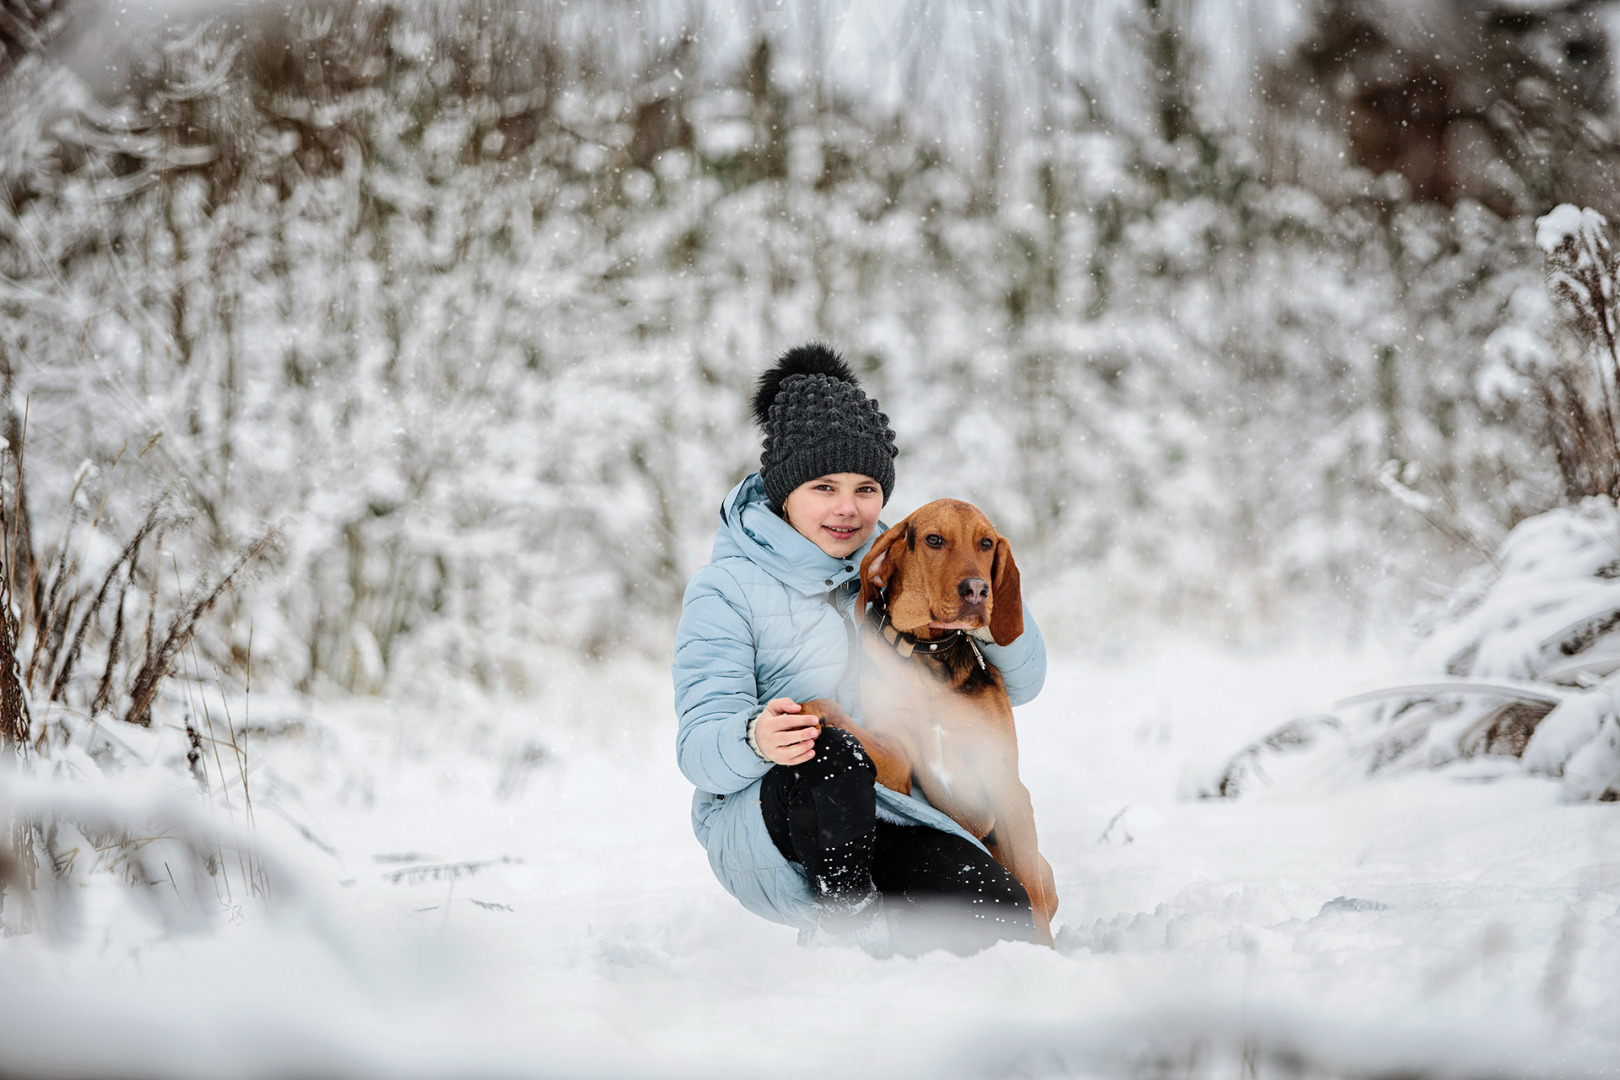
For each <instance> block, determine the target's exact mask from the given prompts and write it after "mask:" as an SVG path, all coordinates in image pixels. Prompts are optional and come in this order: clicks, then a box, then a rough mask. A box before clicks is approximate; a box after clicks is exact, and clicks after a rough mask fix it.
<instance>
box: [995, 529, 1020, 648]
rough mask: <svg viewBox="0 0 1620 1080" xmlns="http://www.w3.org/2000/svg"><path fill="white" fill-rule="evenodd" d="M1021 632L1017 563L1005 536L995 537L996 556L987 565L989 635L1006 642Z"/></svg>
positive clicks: (1012, 639) (1004, 643) (1003, 642)
mask: <svg viewBox="0 0 1620 1080" xmlns="http://www.w3.org/2000/svg"><path fill="white" fill-rule="evenodd" d="M1023 632H1024V598H1023V595H1022V594H1021V593H1020V592H1019V585H1018V564H1017V563H1015V562H1013V555H1012V545H1011V544H1009V543H1007V538H1006V537H1005V536H998V537H996V557H995V560H994V561H993V562H992V563H991V564H990V636H991V637H992V638H994V639H995V642H996V644H997V645H1010V644H1012V642H1013V641H1014V640H1015V639H1017V637H1018V635H1019V634H1022V633H1023Z"/></svg>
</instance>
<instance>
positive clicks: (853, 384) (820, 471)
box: [674, 345, 1046, 954]
mask: <svg viewBox="0 0 1620 1080" xmlns="http://www.w3.org/2000/svg"><path fill="white" fill-rule="evenodd" d="M753 404H754V418H755V420H756V421H757V422H758V423H759V425H760V427H761V428H762V429H763V430H764V432H765V448H764V452H763V453H762V455H761V457H760V465H759V472H757V473H755V474H753V475H751V476H749V477H747V478H746V479H745V480H743V481H742V483H740V484H738V485H737V486H736V487H735V488H733V489H732V491H731V494H729V495H727V496H726V499H725V502H724V503H723V504H722V506H721V508H720V530H719V532H718V533H717V534H716V536H715V541H714V553H713V555H712V556H711V558H710V560H709V564H708V565H707V566H705V567H704V568H703V569H701V570H699V571H698V572H697V574H696V575H694V576H693V578H692V581H691V583H690V584H689V585H688V586H687V588H686V597H685V600H684V601H683V603H682V606H681V621H680V626H679V628H678V629H677V631H676V635H675V665H674V678H675V707H676V710H677V711H678V712H679V714H680V729H679V733H678V735H677V736H676V754H677V757H678V758H679V761H680V766H681V771H682V772H683V773H685V775H686V778H687V779H688V780H690V781H692V783H693V784H694V785H695V786H696V787H697V792H696V793H695V794H694V796H693V799H692V827H693V829H694V830H695V831H696V833H697V837H698V840H699V841H700V842H701V843H702V844H703V846H704V847H705V848H706V849H707V850H708V853H709V864H710V865H711V866H712V867H713V868H714V872H715V875H716V876H717V877H718V878H719V879H720V883H721V884H722V885H724V886H725V887H726V889H727V890H728V891H729V892H730V893H731V894H732V895H733V896H735V897H736V898H737V899H738V900H740V901H742V903H743V906H744V907H746V908H748V909H749V910H750V911H753V912H754V913H756V914H758V915H762V916H764V917H765V918H767V919H771V920H773V921H775V922H779V923H784V924H786V925H789V926H796V927H798V928H799V930H800V941H801V943H819V942H843V943H851V944H857V945H861V946H863V947H865V948H867V949H868V951H871V952H873V953H876V954H887V953H889V952H892V951H902V952H907V953H916V952H921V951H923V950H926V949H928V948H932V947H936V946H944V947H947V948H951V949H953V950H954V951H957V952H962V953H966V952H971V951H973V950H975V949H979V948H983V947H984V946H986V945H989V944H992V943H993V942H995V941H997V940H1001V939H1014V940H1028V939H1029V938H1030V936H1031V935H1032V933H1033V930H1034V921H1033V918H1032V916H1031V914H1030V904H1029V897H1028V896H1027V895H1026V894H1025V892H1024V889H1023V887H1022V886H1021V885H1019V884H1018V882H1017V881H1016V880H1015V879H1014V878H1013V877H1012V876H1011V875H1010V874H1008V873H1007V872H1006V871H1005V870H1003V869H1002V867H1001V866H1000V864H998V863H997V862H996V861H995V860H994V859H992V858H991V857H990V855H989V853H988V852H986V851H985V850H984V848H983V846H981V845H980V844H979V842H978V841H977V840H975V839H974V838H973V837H972V836H971V835H969V834H968V833H967V832H966V831H964V830H963V829H962V828H961V827H960V826H958V825H957V824H956V823H955V822H953V821H952V820H951V819H950V818H948V817H946V816H945V815H944V814H942V813H940V812H939V811H938V810H935V809H934V808H933V807H932V806H929V805H928V804H927V803H926V802H924V801H923V800H922V799H920V798H916V797H913V796H906V795H901V794H899V793H898V792H894V791H891V790H889V789H888V788H885V787H882V786H880V785H878V784H877V782H876V776H877V773H876V769H875V767H874V766H873V765H872V763H871V761H870V759H869V758H867V756H866V755H865V753H864V752H863V751H862V750H861V747H860V744H859V742H857V741H856V740H855V739H854V737H852V736H851V735H849V733H847V732H844V731H840V730H838V729H836V728H833V727H830V726H829V727H825V728H819V729H818V727H817V725H816V721H815V719H814V718H811V717H801V716H800V715H799V712H800V703H801V702H805V701H810V700H812V699H814V698H832V699H834V700H836V701H837V702H838V704H839V705H841V706H842V707H843V708H844V710H845V711H846V712H847V713H848V714H849V715H850V716H851V717H852V718H853V719H854V720H855V721H856V722H857V723H858V722H859V721H860V715H861V713H860V673H859V667H860V653H859V647H858V645H857V634H858V633H859V628H858V624H859V622H860V615H859V613H858V612H856V611H855V610H854V609H855V597H856V593H857V592H858V591H859V587H860V582H859V571H860V565H861V559H862V558H863V557H864V556H865V555H866V552H867V550H868V549H869V548H870V547H871V543H872V540H873V538H874V537H875V536H876V535H877V533H878V531H879V522H878V513H879V511H881V510H882V508H883V505H884V503H886V502H887V501H888V498H889V493H890V492H891V491H892V489H893V487H894V458H895V455H896V453H897V451H896V449H895V445H894V432H893V431H891V430H889V426H888V424H889V421H888V417H887V416H885V415H884V414H883V413H881V412H879V411H878V407H877V403H876V402H874V401H872V400H871V399H870V398H868V397H867V396H866V394H865V393H864V392H863V391H862V390H861V386H860V383H859V381H858V380H857V379H856V378H855V375H854V373H853V372H851V371H850V369H849V368H848V367H847V366H845V364H844V363H843V361H842V360H840V359H839V358H838V357H837V355H836V354H834V353H832V352H831V351H830V350H828V349H826V348H823V347H821V346H819V345H809V346H803V347H801V348H797V349H793V350H791V351H789V352H788V353H787V354H785V355H784V356H783V357H782V358H781V359H780V360H779V361H778V362H777V364H776V366H775V367H773V368H772V369H770V370H769V371H767V372H765V373H764V375H762V376H761V377H760V381H759V388H758V391H757V393H756V394H755V396H754V403H753ZM982 648H983V650H984V653H985V657H986V659H988V660H989V661H990V662H991V663H993V664H995V665H996V667H997V668H999V669H1000V671H1001V674H1002V678H1003V680H1004V681H1005V683H1006V687H1007V694H1008V696H1009V697H1010V698H1011V699H1012V702H1013V704H1015V705H1017V704H1021V703H1023V702H1025V701H1028V700H1029V699H1030V698H1032V697H1034V696H1035V694H1036V692H1037V691H1039V690H1040V687H1041V682H1042V680H1043V679H1044V677H1045V674H1046V647H1045V644H1044V643H1043V642H1042V640H1041V634H1040V631H1039V630H1038V629H1037V628H1036V626H1035V623H1034V621H1033V619H1032V618H1031V617H1030V614H1029V608H1028V607H1027V606H1026V607H1025V608H1024V633H1023V634H1022V635H1021V636H1020V637H1019V638H1018V639H1017V640H1016V641H1014V642H1013V643H1012V644H1010V645H1007V646H1005V647H999V648H998V647H997V646H994V645H990V644H985V645H983V646H982Z"/></svg>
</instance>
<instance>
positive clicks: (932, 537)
mask: <svg viewBox="0 0 1620 1080" xmlns="http://www.w3.org/2000/svg"><path fill="white" fill-rule="evenodd" d="M925 543H927V544H928V546H929V547H931V548H942V547H944V546H945V538H944V537H943V536H941V535H939V534H938V533H930V534H929V535H928V538H927V540H926V541H925Z"/></svg>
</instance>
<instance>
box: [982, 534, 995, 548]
mask: <svg viewBox="0 0 1620 1080" xmlns="http://www.w3.org/2000/svg"><path fill="white" fill-rule="evenodd" d="M995 546H996V545H994V544H992V543H991V542H990V538H989V537H988V536H987V537H985V538H984V539H983V540H980V541H979V550H980V551H989V550H990V549H991V548H993V547H995Z"/></svg>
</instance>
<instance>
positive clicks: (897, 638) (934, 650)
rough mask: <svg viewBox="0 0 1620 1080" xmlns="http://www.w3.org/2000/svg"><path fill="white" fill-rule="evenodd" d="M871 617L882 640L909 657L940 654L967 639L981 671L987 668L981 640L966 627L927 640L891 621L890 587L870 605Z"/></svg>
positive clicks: (869, 614)
mask: <svg viewBox="0 0 1620 1080" xmlns="http://www.w3.org/2000/svg"><path fill="white" fill-rule="evenodd" d="M867 614H868V618H869V620H870V622H871V623H872V627H873V629H875V630H876V631H877V632H878V633H880V634H882V635H883V640H885V641H887V642H888V643H889V644H890V645H893V646H894V651H895V652H897V653H899V654H900V655H901V656H903V657H906V658H907V659H909V658H910V657H911V656H912V655H913V654H915V653H922V654H923V655H924V656H930V657H932V656H938V655H939V654H940V653H943V652H945V651H946V650H948V649H952V648H955V647H956V646H957V645H960V644H961V643H962V642H964V641H965V642H967V644H968V648H970V649H972V650H973V659H975V660H977V661H978V662H979V670H981V671H983V670H984V666H985V665H984V653H983V652H982V651H980V649H979V642H978V640H977V639H976V638H974V636H973V635H972V634H970V633H968V632H967V631H966V630H952V631H951V632H950V633H949V634H946V635H945V636H944V637H942V638H934V639H932V640H928V641H925V640H923V639H921V638H919V637H917V636H916V635H915V634H908V633H906V632H905V631H904V630H901V629H898V628H897V627H896V626H895V625H894V623H892V622H890V621H889V594H888V590H887V589H885V590H884V591H882V592H880V593H878V594H877V596H876V597H875V598H874V599H873V600H872V603H871V605H870V606H869V607H868V611H867Z"/></svg>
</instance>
